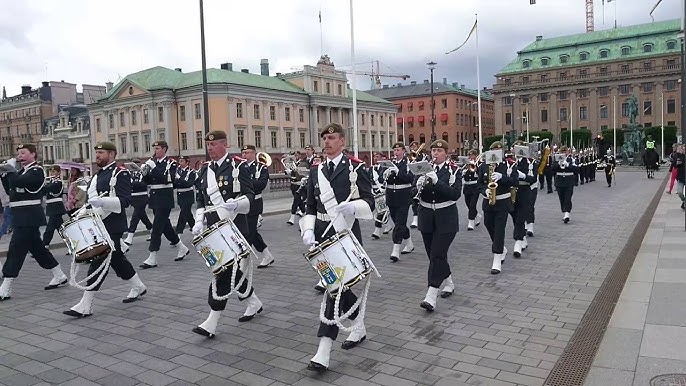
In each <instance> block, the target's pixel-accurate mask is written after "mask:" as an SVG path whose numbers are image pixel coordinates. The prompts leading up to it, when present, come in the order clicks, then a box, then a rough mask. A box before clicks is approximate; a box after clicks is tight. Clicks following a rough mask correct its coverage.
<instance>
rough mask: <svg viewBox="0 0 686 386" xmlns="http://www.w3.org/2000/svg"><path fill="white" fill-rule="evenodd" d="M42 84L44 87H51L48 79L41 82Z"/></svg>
mask: <svg viewBox="0 0 686 386" xmlns="http://www.w3.org/2000/svg"><path fill="white" fill-rule="evenodd" d="M41 84H42V85H43V87H49V86H50V82H48V81H43V83H41Z"/></svg>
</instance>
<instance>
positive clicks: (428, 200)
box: [417, 162, 462, 233]
mask: <svg viewBox="0 0 686 386" xmlns="http://www.w3.org/2000/svg"><path fill="white" fill-rule="evenodd" d="M436 175H438V182H437V183H436V184H435V185H434V184H433V183H430V182H429V183H426V185H424V187H423V188H421V189H422V191H421V194H420V196H419V206H418V207H417V216H418V220H419V221H418V223H417V228H419V231H420V232H422V233H454V232H456V231H459V227H460V226H459V221H458V216H457V200H458V199H459V198H460V196H461V195H462V193H461V192H462V176H461V175H460V173H459V172H457V168H453V167H452V166H450V165H449V164H448V162H445V163H444V164H443V166H442V167H441V168H440V169H438V171H437V172H436ZM451 180H452V181H451ZM446 204H449V205H447V206H445V207H442V208H440V207H441V206H444V205H446Z"/></svg>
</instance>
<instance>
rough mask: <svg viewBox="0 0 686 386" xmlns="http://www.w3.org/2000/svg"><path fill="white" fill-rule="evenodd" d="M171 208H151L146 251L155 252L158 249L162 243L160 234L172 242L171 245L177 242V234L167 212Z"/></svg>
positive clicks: (169, 211)
mask: <svg viewBox="0 0 686 386" xmlns="http://www.w3.org/2000/svg"><path fill="white" fill-rule="evenodd" d="M171 209H172V208H155V209H153V215H154V217H153V220H152V232H151V233H150V246H149V247H148V251H150V252H156V251H159V250H160V244H161V243H162V234H164V237H165V238H166V239H167V240H169V242H171V243H172V245H175V244H178V243H179V241H180V240H179V235H177V234H176V232H174V228H173V227H172V224H171V220H169V214H170V213H171Z"/></svg>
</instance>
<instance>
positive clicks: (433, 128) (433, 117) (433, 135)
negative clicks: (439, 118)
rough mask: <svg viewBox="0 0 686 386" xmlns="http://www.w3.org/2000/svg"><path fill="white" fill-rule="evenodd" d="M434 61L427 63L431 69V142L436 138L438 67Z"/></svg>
mask: <svg viewBox="0 0 686 386" xmlns="http://www.w3.org/2000/svg"><path fill="white" fill-rule="evenodd" d="M436 64H437V63H435V62H434V61H430V62H429V63H427V64H426V65H427V66H429V70H431V142H433V141H435V140H436V113H435V110H436V106H435V105H436V104H435V103H434V68H436Z"/></svg>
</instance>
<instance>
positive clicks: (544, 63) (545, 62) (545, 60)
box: [541, 58, 550, 66]
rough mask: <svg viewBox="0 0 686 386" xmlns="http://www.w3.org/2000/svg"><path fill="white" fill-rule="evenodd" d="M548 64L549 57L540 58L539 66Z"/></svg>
mask: <svg viewBox="0 0 686 386" xmlns="http://www.w3.org/2000/svg"><path fill="white" fill-rule="evenodd" d="M549 64H550V58H541V66H547V65H549Z"/></svg>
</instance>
